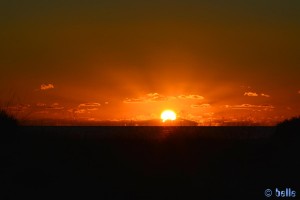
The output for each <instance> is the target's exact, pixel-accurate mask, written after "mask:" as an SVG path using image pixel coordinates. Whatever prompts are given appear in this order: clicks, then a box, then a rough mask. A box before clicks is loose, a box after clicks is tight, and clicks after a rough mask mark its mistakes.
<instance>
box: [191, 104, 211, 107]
mask: <svg viewBox="0 0 300 200" xmlns="http://www.w3.org/2000/svg"><path fill="white" fill-rule="evenodd" d="M191 107H192V108H209V107H210V104H208V103H204V104H192V105H191Z"/></svg>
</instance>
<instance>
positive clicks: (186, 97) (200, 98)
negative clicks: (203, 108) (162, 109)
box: [178, 94, 204, 100]
mask: <svg viewBox="0 0 300 200" xmlns="http://www.w3.org/2000/svg"><path fill="white" fill-rule="evenodd" d="M178 98H179V99H192V100H202V99H204V97H203V96H200V95H196V94H190V95H179V96H178Z"/></svg>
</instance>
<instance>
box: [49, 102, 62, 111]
mask: <svg viewBox="0 0 300 200" xmlns="http://www.w3.org/2000/svg"><path fill="white" fill-rule="evenodd" d="M46 109H47V110H63V109H64V107H63V106H61V105H59V103H53V104H51V105H50V106H47V107H46Z"/></svg>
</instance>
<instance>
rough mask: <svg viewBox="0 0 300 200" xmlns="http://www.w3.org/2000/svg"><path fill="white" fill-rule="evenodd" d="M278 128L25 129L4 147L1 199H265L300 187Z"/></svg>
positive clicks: (295, 161) (292, 155) (294, 150)
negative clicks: (271, 192)
mask: <svg viewBox="0 0 300 200" xmlns="http://www.w3.org/2000/svg"><path fill="white" fill-rule="evenodd" d="M276 129H277V130H276ZM276 131H277V132H278V131H280V133H282V134H283V132H282V131H284V130H283V129H278V127H277V128H276V127H21V128H20V129H18V130H17V132H16V133H15V140H14V141H13V142H12V141H10V142H8V143H5V144H4V145H1V160H2V161H3V162H2V164H1V172H0V173H1V178H0V181H1V185H3V186H2V188H1V189H2V191H4V192H2V193H1V194H0V195H1V197H2V198H1V199H28V198H29V199H37V198H38V199H72V198H80V199H101V200H103V199H155V200H157V199H233V198H235V199H265V197H264V190H265V189H267V188H271V189H274V188H276V187H279V188H286V187H289V188H293V189H294V190H296V191H297V192H300V190H299V189H300V188H299V180H300V176H299V169H300V162H299V156H298V152H299V145H281V143H280V140H278V139H274V137H273V134H274V133H275V132H276ZM286 131H290V130H289V129H288V128H287V129H286ZM10 133H11V132H10V131H7V132H6V133H5V134H10ZM278 133H279V132H278ZM278 133H277V134H278ZM2 134H3V133H2ZM285 134H286V136H287V137H288V136H289V132H286V133H285ZM293 144H299V140H297V141H296V140H294V141H293Z"/></svg>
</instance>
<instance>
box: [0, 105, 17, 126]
mask: <svg viewBox="0 0 300 200" xmlns="http://www.w3.org/2000/svg"><path fill="white" fill-rule="evenodd" d="M18 124H19V122H18V120H17V119H16V118H15V117H14V116H13V115H11V114H9V113H7V112H6V111H5V110H3V109H0V126H1V127H16V126H18Z"/></svg>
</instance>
